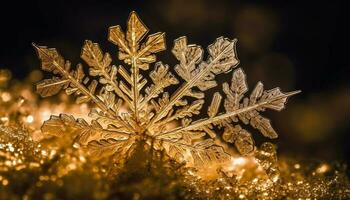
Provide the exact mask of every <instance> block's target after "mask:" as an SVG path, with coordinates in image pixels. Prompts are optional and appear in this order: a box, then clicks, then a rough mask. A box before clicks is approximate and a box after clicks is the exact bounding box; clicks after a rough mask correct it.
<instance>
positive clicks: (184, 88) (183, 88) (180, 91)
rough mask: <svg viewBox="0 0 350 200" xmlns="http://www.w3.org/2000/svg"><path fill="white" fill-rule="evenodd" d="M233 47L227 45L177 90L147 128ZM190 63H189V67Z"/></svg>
mask: <svg viewBox="0 0 350 200" xmlns="http://www.w3.org/2000/svg"><path fill="white" fill-rule="evenodd" d="M230 48H232V46H230V45H227V46H226V47H225V48H224V49H223V50H222V51H221V52H220V53H219V54H218V55H217V56H216V57H215V58H214V59H213V60H212V61H211V62H210V63H209V64H208V65H207V66H206V67H205V68H204V69H202V70H201V71H200V72H199V73H197V74H196V75H195V76H194V77H193V78H192V79H191V80H190V81H188V82H186V83H185V84H183V85H182V86H181V87H180V88H179V89H178V90H176V91H175V93H174V94H173V95H172V96H171V98H170V101H169V103H168V104H167V105H166V106H164V107H162V108H161V109H160V110H159V111H158V112H157V113H156V115H155V116H154V117H153V118H152V119H151V121H150V123H149V124H148V125H147V127H146V129H149V128H150V127H152V126H153V125H154V123H156V122H157V121H159V120H160V118H161V117H163V115H164V114H166V113H168V112H169V111H170V109H172V107H173V106H174V105H175V104H176V102H177V101H178V100H180V99H181V98H182V97H184V96H185V95H186V93H188V91H189V90H190V89H191V88H192V87H194V86H196V83H198V82H199V81H200V80H201V79H202V78H203V77H204V76H206V75H207V74H208V73H209V72H210V70H211V68H212V67H213V66H215V64H217V62H218V61H220V59H221V58H222V57H223V56H224V55H225V53H226V51H227V50H229V49H230ZM228 64H229V63H228ZM234 64H237V62H234V61H232V65H234ZM188 66H190V65H187V67H188Z"/></svg>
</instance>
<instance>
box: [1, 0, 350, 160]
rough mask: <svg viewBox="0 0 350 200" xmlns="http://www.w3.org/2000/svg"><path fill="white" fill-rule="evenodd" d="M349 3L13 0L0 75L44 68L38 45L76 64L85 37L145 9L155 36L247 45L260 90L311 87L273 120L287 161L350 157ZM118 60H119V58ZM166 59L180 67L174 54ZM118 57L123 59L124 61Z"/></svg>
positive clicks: (103, 38) (251, 79) (245, 53)
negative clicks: (222, 38) (159, 33)
mask: <svg viewBox="0 0 350 200" xmlns="http://www.w3.org/2000/svg"><path fill="white" fill-rule="evenodd" d="M346 8H347V7H346V5H345V3H342V2H340V1H329V2H320V1H300V2H298V1H291V2H289V3H286V2H285V1H263V3H262V2H261V1H251V0H245V1H233V0H226V1H220V0H215V1H202V0H192V1H190V0H169V1H146V0H144V1H141V0H139V1H137V0H135V1H131V0H129V1H127V0H125V1H120V2H118V1H113V2H107V1H103V2H102V1H86V0H85V1H81V2H79V1H74V2H73V1H72V2H69V1H67V2H64V1H37V0H36V1H30V2H29V1H24V2H19V1H9V2H7V3H6V4H4V3H3V2H2V5H1V8H0V9H1V10H0V25H1V48H0V68H8V69H10V70H11V71H12V73H13V76H14V77H15V78H17V79H23V78H24V77H25V76H27V75H28V74H29V72H31V71H32V70H35V69H39V61H38V59H37V58H36V54H35V52H34V51H33V49H32V47H31V42H36V43H37V44H39V45H47V46H50V47H56V48H57V49H59V51H60V52H61V54H62V55H64V57H65V58H67V59H70V60H71V61H72V62H73V63H77V62H81V61H80V60H79V55H80V48H81V46H82V44H83V42H84V40H85V39H91V40H93V41H94V42H99V43H100V44H101V46H102V47H103V49H104V50H108V51H109V52H111V53H112V55H116V52H117V51H116V50H117V49H116V47H115V46H113V44H111V43H109V42H108V41H107V30H108V27H109V26H112V25H118V24H120V25H122V27H124V28H125V23H126V20H127V18H128V15H129V13H130V11H132V10H135V11H137V13H138V14H139V16H140V17H141V19H142V20H143V21H144V23H145V24H146V25H147V26H148V27H149V28H150V30H151V31H150V32H151V33H153V32H157V31H164V32H166V34H167V35H166V38H167V46H168V50H169V49H171V47H172V44H173V43H172V41H173V40H174V39H176V38H177V37H180V36H183V35H186V36H187V37H188V40H189V42H190V43H195V44H200V45H202V46H203V47H205V46H207V45H209V44H210V43H211V42H212V41H214V40H215V38H217V37H219V36H222V35H223V36H226V37H229V38H237V39H238V49H237V50H238V56H239V59H240V63H241V64H240V66H241V67H242V68H243V69H244V71H245V72H246V74H247V77H248V83H249V86H250V88H252V87H253V86H254V84H255V83H256V82H257V81H259V80H261V81H262V82H263V83H265V86H266V88H272V87H275V86H280V87H281V88H282V90H284V91H289V90H294V89H301V90H302V91H303V92H302V94H300V95H298V96H296V97H293V98H292V99H291V101H290V102H289V104H288V105H287V109H286V110H284V111H283V112H281V113H271V115H269V116H270V117H271V118H272V120H273V125H274V127H275V128H276V129H277V130H278V133H279V134H280V139H279V140H277V141H275V142H276V143H278V147H279V152H280V154H282V155H286V154H288V155H292V156H301V157H304V158H317V159H318V158H320V159H325V160H335V159H339V160H346V161H347V162H348V163H349V160H350V157H349V155H350V134H349V131H350V123H349V117H350V105H349V104H350V87H349V86H350V84H349V83H350V82H349V80H348V79H349V78H348V77H349V62H348V57H349V56H348V53H349V50H348V47H349V45H348V42H349V39H348V38H349V32H348V31H346V29H347V28H348V27H347V26H348V25H349V23H348V20H349V18H348V13H346V12H347V11H346V10H345V9H346ZM114 58H115V57H114ZM159 58H160V59H161V60H162V61H163V62H165V63H169V64H170V66H174V64H175V59H174V58H173V56H172V55H171V53H170V51H167V52H162V53H160V54H159ZM115 60H116V59H115Z"/></svg>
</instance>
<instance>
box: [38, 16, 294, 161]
mask: <svg viewBox="0 0 350 200" xmlns="http://www.w3.org/2000/svg"><path fill="white" fill-rule="evenodd" d="M147 33H148V28H147V27H146V26H145V25H144V24H143V23H142V21H141V20H140V19H139V17H138V16H137V14H136V13H135V12H132V13H131V14H130V17H129V20H128V22H127V31H126V33H124V32H123V31H122V28H121V27H120V26H113V27H110V28H109V34H108V40H109V41H110V42H112V43H113V44H115V45H117V46H118V49H119V52H118V58H119V60H120V61H123V62H124V63H125V64H126V65H127V66H129V67H125V66H122V65H119V66H115V65H112V64H111V63H112V58H111V55H110V54H109V53H104V52H103V51H102V50H101V48H100V46H99V45H98V44H97V43H93V42H92V41H89V40H87V41H85V44H84V46H83V48H82V53H81V58H82V59H83V60H84V61H85V63H86V64H87V65H88V66H89V75H90V76H88V75H86V74H85V73H84V71H83V67H82V64H78V65H77V66H76V68H74V69H73V68H72V67H71V63H70V62H69V61H68V60H65V59H64V58H63V57H62V56H61V55H60V54H59V53H58V51H57V50H56V49H54V48H47V47H45V46H37V45H35V44H34V47H35V48H36V50H37V53H38V56H39V58H40V59H41V64H42V69H43V70H44V71H48V72H51V73H53V74H54V77H52V78H51V79H45V80H43V81H41V82H40V83H38V84H37V86H36V89H37V92H38V93H39V94H40V95H41V96H43V97H46V96H51V95H54V94H57V93H58V92H59V91H61V90H65V92H66V93H67V94H68V95H75V96H76V97H77V99H76V101H77V103H84V102H92V103H94V104H95V105H96V108H93V109H91V113H90V117H92V118H93V120H92V121H91V123H90V124H89V123H87V122H86V121H85V120H84V119H75V118H74V117H73V116H70V115H66V114H61V115H59V116H51V118H50V119H49V120H48V121H46V122H45V123H44V124H43V126H42V131H43V132H44V133H47V134H50V135H54V136H63V135H65V134H67V133H71V134H74V137H75V141H76V142H77V144H79V145H81V146H83V147H87V148H88V149H89V151H90V153H91V154H92V155H93V156H94V157H97V158H100V157H103V156H111V155H117V156H118V157H119V158H121V159H122V158H128V157H129V156H130V155H131V152H133V149H134V148H135V146H136V144H137V143H138V142H141V141H142V142H144V143H145V144H147V145H149V146H150V147H152V148H154V149H155V150H159V151H165V152H166V153H167V154H168V156H169V157H171V158H173V159H175V160H176V161H179V162H186V163H190V164H193V165H194V166H201V165H202V166H203V165H205V164H208V163H211V162H214V163H216V162H222V161H226V160H227V159H229V158H230V156H229V154H228V153H227V152H225V150H224V148H223V147H222V146H221V145H220V144H219V143H216V142H215V141H216V140H220V138H222V139H223V140H224V141H226V142H228V143H233V144H234V145H235V146H236V148H237V150H238V151H239V152H240V153H241V154H244V155H246V154H250V153H252V152H253V151H254V149H255V146H254V141H253V139H252V137H251V134H250V133H249V132H248V131H247V130H245V129H244V128H242V127H241V126H240V125H239V122H242V123H244V124H250V125H251V126H252V127H253V128H255V129H258V130H259V131H260V132H261V133H262V134H263V135H264V136H265V137H268V138H276V137H277V134H276V132H275V131H274V130H273V128H272V127H271V124H270V121H269V120H268V119H266V118H265V117H263V116H262V115H260V113H261V112H263V111H265V109H272V110H277V111H280V110H281V109H283V108H284V106H285V103H286V101H287V98H288V97H289V96H291V95H293V94H296V93H297V92H298V91H296V92H290V93H282V92H281V91H280V89H279V88H274V89H272V90H264V88H263V84H262V83H260V82H259V83H258V84H257V85H256V87H255V88H254V90H253V91H252V92H251V94H250V96H249V97H245V94H246V92H247V90H248V87H247V83H246V77H245V74H244V72H243V70H242V69H240V68H238V69H236V70H234V71H233V75H232V80H231V83H230V84H229V83H224V84H223V85H222V91H223V93H221V92H219V90H220V88H221V86H220V85H218V83H217V81H216V80H215V77H216V75H219V74H223V73H229V72H230V71H232V70H233V69H234V68H236V67H237V65H238V63H239V61H238V59H237V53H236V41H237V40H236V39H234V40H230V39H228V38H224V37H219V38H217V39H216V40H215V41H214V43H213V44H211V45H209V47H208V56H207V59H206V60H203V54H204V50H203V48H202V47H200V46H198V45H193V44H188V43H187V38H186V37H180V38H178V39H176V40H175V42H174V47H173V49H172V53H173V54H174V56H175V58H176V59H177V60H178V61H179V63H178V64H177V65H176V66H175V67H174V71H175V72H176V74H175V73H174V72H171V71H173V70H171V69H170V67H169V66H168V65H166V64H163V63H162V62H157V63H155V62H156V56H155V53H157V52H160V51H163V50H165V48H166V47H165V34H164V33H155V34H151V35H148V36H147V38H146V39H144V37H145V36H146V35H147ZM152 63H155V64H154V66H152V65H153V64H152ZM150 68H151V69H150ZM148 70H151V71H148ZM143 71H145V72H146V73H144V72H143ZM142 74H149V77H144V76H142ZM148 81H152V83H150V84H148V83H147V82H148ZM179 84H181V86H179V87H178V89H177V90H176V91H175V92H174V93H173V94H169V93H168V92H166V88H168V87H169V86H175V85H179ZM212 88H218V89H217V92H215V94H214V95H213V96H212V98H211V97H209V96H206V94H205V91H207V90H209V89H212ZM223 94H224V95H223ZM205 101H210V102H211V103H209V107H208V108H202V107H203V105H204V103H205ZM220 108H221V110H223V109H224V110H225V112H223V113H221V112H220ZM203 112H206V115H207V117H206V118H204V119H201V120H194V116H198V115H200V114H203ZM174 122H176V123H174ZM174 124H175V125H174ZM220 130H223V133H222V134H218V133H220Z"/></svg>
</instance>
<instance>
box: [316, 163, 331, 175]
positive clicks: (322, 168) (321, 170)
mask: <svg viewBox="0 0 350 200" xmlns="http://www.w3.org/2000/svg"><path fill="white" fill-rule="evenodd" d="M328 170H329V166H328V165H327V164H322V165H321V166H320V167H318V168H317V169H316V173H318V174H323V173H326V172H327V171H328Z"/></svg>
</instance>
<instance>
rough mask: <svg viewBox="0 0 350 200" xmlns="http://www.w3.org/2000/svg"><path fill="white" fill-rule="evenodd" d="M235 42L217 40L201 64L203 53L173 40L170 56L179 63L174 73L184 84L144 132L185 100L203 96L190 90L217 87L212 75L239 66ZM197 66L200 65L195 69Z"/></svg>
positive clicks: (184, 38) (194, 46)
mask: <svg viewBox="0 0 350 200" xmlns="http://www.w3.org/2000/svg"><path fill="white" fill-rule="evenodd" d="M235 44H236V40H232V41H231V40H229V39H227V38H223V37H220V38H218V39H217V40H216V41H215V42H214V44H212V45H210V46H209V47H208V51H209V55H210V56H209V58H208V60H207V62H205V61H202V57H203V55H202V54H203V50H202V48H201V47H199V46H197V45H187V39H186V37H181V38H179V39H177V40H175V45H174V48H173V54H174V55H175V56H176V58H177V59H178V60H179V61H180V64H179V65H177V66H176V67H175V70H176V72H177V73H178V74H179V76H181V77H182V78H183V79H184V80H185V81H186V82H185V84H183V85H182V86H181V87H180V88H179V89H178V90H176V92H175V93H174V94H173V95H172V96H171V97H170V100H169V102H168V103H167V104H166V105H165V106H162V107H161V108H160V109H159V111H157V113H156V115H155V116H154V117H153V118H152V120H151V122H150V123H149V124H148V126H147V128H149V127H152V126H153V125H154V123H156V122H157V121H159V120H160V119H162V118H164V117H165V116H166V115H167V114H168V113H169V111H170V110H171V109H173V106H174V105H177V104H178V105H179V104H180V105H181V104H182V105H184V104H186V103H185V102H183V101H182V102H181V99H182V98H183V97H184V96H192V97H195V98H199V99H201V98H203V97H204V94H203V93H202V92H194V91H192V88H193V87H198V88H199V89H200V90H201V91H205V90H208V89H210V88H212V87H215V86H216V81H215V79H214V77H215V75H217V74H221V73H227V72H229V71H230V70H231V69H232V68H234V67H235V66H236V65H237V64H238V62H239V61H238V59H237V58H236V55H237V53H236V51H235ZM196 64H199V65H198V66H196Z"/></svg>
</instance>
